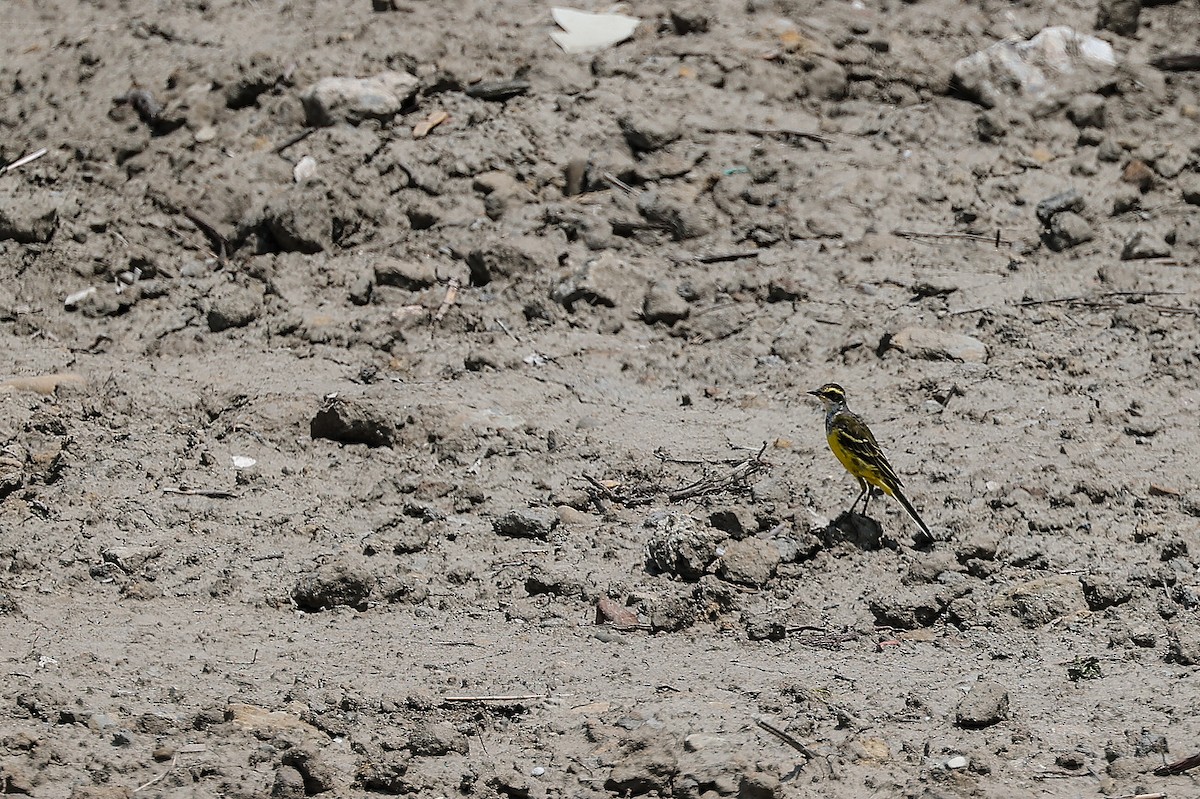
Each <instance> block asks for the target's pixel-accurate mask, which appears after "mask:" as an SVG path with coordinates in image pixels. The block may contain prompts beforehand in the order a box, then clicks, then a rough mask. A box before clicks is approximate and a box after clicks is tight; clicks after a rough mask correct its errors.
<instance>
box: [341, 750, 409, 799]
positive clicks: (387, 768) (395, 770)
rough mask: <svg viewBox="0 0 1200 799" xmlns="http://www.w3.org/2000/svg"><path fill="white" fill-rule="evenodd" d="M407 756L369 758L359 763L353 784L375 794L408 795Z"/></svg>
mask: <svg viewBox="0 0 1200 799" xmlns="http://www.w3.org/2000/svg"><path fill="white" fill-rule="evenodd" d="M407 757H408V756H407V755H404V756H403V757H400V756H397V755H391V756H385V757H381V758H371V759H370V760H367V761H364V762H363V763H361V764H360V765H359V766H358V768H357V769H356V770H355V773H354V782H355V783H356V784H357V785H360V786H362V788H363V789H364V790H367V791H375V792H377V793H388V794H401V793H410V790H409V789H410V788H411V786H410V785H409V784H408V780H407V779H406V775H407V774H408V762H407V759H406V758H407Z"/></svg>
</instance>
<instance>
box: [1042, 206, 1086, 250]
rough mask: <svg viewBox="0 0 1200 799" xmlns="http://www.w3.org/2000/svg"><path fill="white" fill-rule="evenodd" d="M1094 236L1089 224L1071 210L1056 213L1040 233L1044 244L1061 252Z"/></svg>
mask: <svg viewBox="0 0 1200 799" xmlns="http://www.w3.org/2000/svg"><path fill="white" fill-rule="evenodd" d="M1095 237H1096V234H1095V232H1093V230H1092V226H1091V224H1090V223H1089V222H1088V221H1087V220H1086V219H1084V218H1083V217H1082V216H1080V215H1079V214H1077V213H1074V212H1073V211H1064V212H1063V213H1061V214H1057V215H1056V216H1055V217H1054V219H1052V220H1051V221H1050V225H1049V227H1048V228H1047V229H1046V231H1045V232H1044V233H1043V234H1042V239H1043V240H1044V241H1045V242H1046V246H1047V247H1049V248H1050V249H1052V250H1054V251H1055V252H1062V251H1063V250H1067V249H1070V248H1071V247H1075V246H1078V245H1080V244H1083V243H1084V242H1088V241H1091V240H1092V239H1094V238H1095Z"/></svg>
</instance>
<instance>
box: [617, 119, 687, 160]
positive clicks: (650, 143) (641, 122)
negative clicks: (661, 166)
mask: <svg viewBox="0 0 1200 799" xmlns="http://www.w3.org/2000/svg"><path fill="white" fill-rule="evenodd" d="M617 125H618V126H619V127H620V128H621V133H622V134H623V135H624V136H625V141H626V142H628V143H629V146H630V147H631V148H633V149H634V150H635V151H638V152H653V151H654V150H660V149H662V148H663V147H666V146H667V145H668V144H670V143H671V142H673V141H675V140H676V139H678V138H679V137H680V136H681V135H682V133H683V131H682V129H681V128H680V126H679V123H678V122H677V121H675V122H672V121H669V120H667V119H665V118H663V117H662V116H661V115H657V114H627V115H625V116H623V117H621V118H620V119H618V120H617Z"/></svg>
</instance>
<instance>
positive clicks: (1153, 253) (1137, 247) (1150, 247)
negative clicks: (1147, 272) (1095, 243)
mask: <svg viewBox="0 0 1200 799" xmlns="http://www.w3.org/2000/svg"><path fill="white" fill-rule="evenodd" d="M1170 254H1171V248H1170V246H1168V245H1167V243H1166V242H1165V241H1163V240H1162V239H1161V238H1159V237H1158V236H1155V235H1154V234H1153V233H1149V232H1147V231H1145V230H1138V231H1135V232H1134V233H1133V235H1131V236H1130V237H1129V238H1127V239H1126V240H1125V245H1124V246H1123V247H1122V248H1121V260H1122V261H1136V260H1141V259H1143V258H1166V257H1167V256H1169V255H1170Z"/></svg>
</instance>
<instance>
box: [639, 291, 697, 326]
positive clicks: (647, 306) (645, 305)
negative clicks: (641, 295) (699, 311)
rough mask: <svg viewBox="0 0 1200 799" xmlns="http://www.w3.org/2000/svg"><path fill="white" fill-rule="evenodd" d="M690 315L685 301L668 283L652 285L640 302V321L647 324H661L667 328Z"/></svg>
mask: <svg viewBox="0 0 1200 799" xmlns="http://www.w3.org/2000/svg"><path fill="white" fill-rule="evenodd" d="M689 313H691V308H689V307H688V304H687V301H686V300H685V299H684V298H683V297H681V296H679V292H678V291H677V290H676V288H675V286H674V285H673V284H670V283H661V282H660V283H654V284H652V285H651V286H650V288H648V289H646V297H645V299H643V300H642V320H643V321H644V322H645V323H646V324H648V325H652V324H656V323H658V322H662V323H663V324H665V325H666V326H667V327H670V326H671V325H673V324H675V323H676V322H679V321H681V320H683V319H687V317H688V314H689Z"/></svg>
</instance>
